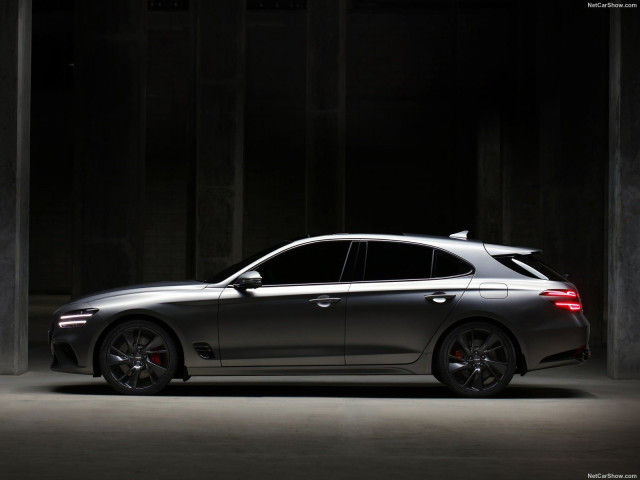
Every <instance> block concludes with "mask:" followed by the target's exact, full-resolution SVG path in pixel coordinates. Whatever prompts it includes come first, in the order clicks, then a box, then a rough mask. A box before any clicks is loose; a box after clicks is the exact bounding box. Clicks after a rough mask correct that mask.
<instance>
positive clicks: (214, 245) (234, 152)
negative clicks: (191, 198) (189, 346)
mask: <svg viewBox="0 0 640 480" xmlns="http://www.w3.org/2000/svg"><path fill="white" fill-rule="evenodd" d="M244 3H245V2H239V1H236V0H216V1H215V2H198V4H197V5H198V6H197V8H198V12H197V13H198V14H197V22H198V24H197V40H196V41H197V60H196V64H197V66H198V67H197V72H196V76H197V83H196V92H197V93H196V137H197V144H196V179H195V189H196V192H195V194H196V216H195V224H196V225H195V230H196V231H195V236H196V242H195V243H196V252H195V256H196V277H197V278H201V279H205V278H206V277H207V275H210V274H211V273H214V272H216V271H218V270H220V269H221V268H223V267H225V266H228V265H229V264H230V263H233V262H234V261H237V260H239V259H240V257H241V256H242V243H243V242H242V219H243V212H242V208H243V207H242V198H243V165H244V153H243V140H244V70H245V5H244Z"/></svg>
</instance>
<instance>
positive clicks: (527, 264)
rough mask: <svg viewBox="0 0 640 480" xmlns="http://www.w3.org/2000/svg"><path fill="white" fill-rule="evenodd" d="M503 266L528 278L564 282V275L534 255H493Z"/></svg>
mask: <svg viewBox="0 0 640 480" xmlns="http://www.w3.org/2000/svg"><path fill="white" fill-rule="evenodd" d="M493 258H495V259H496V260H498V261H499V262H500V263H501V264H503V265H504V266H505V267H508V268H510V269H511V270H513V271H514V272H518V273H519V274H521V275H524V276H525V277H529V278H538V279H540V280H554V281H559V282H564V281H566V280H567V279H566V278H565V277H564V275H561V274H560V273H558V272H556V271H555V270H554V269H553V268H551V267H550V266H548V265H547V264H545V263H544V262H543V261H542V260H540V259H539V258H538V257H537V256H536V255H499V256H496V257H493Z"/></svg>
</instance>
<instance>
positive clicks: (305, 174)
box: [32, 1, 609, 343]
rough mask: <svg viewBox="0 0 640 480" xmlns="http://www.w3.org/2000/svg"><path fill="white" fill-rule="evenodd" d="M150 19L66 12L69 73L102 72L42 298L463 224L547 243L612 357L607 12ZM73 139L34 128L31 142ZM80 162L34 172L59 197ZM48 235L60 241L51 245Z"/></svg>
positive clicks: (78, 84)
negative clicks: (319, 234) (372, 234)
mask: <svg viewBox="0 0 640 480" xmlns="http://www.w3.org/2000/svg"><path fill="white" fill-rule="evenodd" d="M338 3H339V2H338ZM61 5H64V3H62V4H61ZM69 5H72V4H71V3H69ZM107 5H108V6H109V8H107V7H106V6H107ZM149 5H150V4H148V3H147V2H123V3H121V4H119V3H113V2H90V3H89V2H87V3H84V2H83V3H78V5H77V6H76V7H75V10H73V13H74V15H75V16H76V21H75V23H74V27H73V29H74V31H75V47H74V48H75V51H76V52H75V55H74V58H75V60H76V63H79V64H82V63H85V64H86V62H87V61H91V62H93V63H91V65H93V66H92V67H91V68H90V69H88V70H87V69H86V67H83V66H82V65H77V66H76V67H75V68H74V71H75V73H74V84H73V85H74V87H73V96H74V98H76V108H78V109H79V110H78V111H79V114H80V116H79V117H78V118H80V119H82V123H81V124H78V123H76V128H77V129H79V130H77V132H79V133H80V135H78V136H76V138H77V142H78V143H76V146H75V150H74V152H73V155H74V156H75V160H74V161H75V165H76V166H75V167H72V168H71V170H73V172H75V175H76V180H79V179H80V178H82V179H85V182H84V183H83V185H84V186H83V187H82V188H84V190H83V191H82V194H81V195H80V196H79V195H78V194H77V193H76V194H74V195H75V197H74V199H75V200H73V201H71V202H70V203H71V204H72V205H74V206H75V207H74V208H75V209H76V212H75V216H74V217H73V218H75V219H76V221H75V223H73V224H75V225H76V232H77V234H78V235H75V236H74V238H75V241H76V242H78V243H77V244H74V246H73V248H69V247H68V244H69V242H68V237H67V236H64V232H65V231H66V232H68V230H66V229H63V228H61V227H60V225H68V223H69V221H70V220H69V212H68V209H67V210H65V207H64V206H65V205H69V199H68V198H66V199H62V198H61V199H59V200H57V201H56V202H49V201H48V195H47V194H45V193H42V194H40V193H35V194H34V197H33V200H34V201H33V204H34V212H38V215H37V216H36V217H34V218H35V222H34V223H33V224H32V231H33V232H37V236H38V238H37V239H36V240H35V242H34V248H33V249H32V257H33V258H36V259H38V261H37V262H36V263H35V264H34V268H35V270H32V277H33V278H34V280H33V282H32V286H33V288H34V289H35V290H43V291H45V290H46V289H47V287H48V286H50V287H51V289H52V290H57V291H62V290H65V289H67V290H69V289H71V287H72V283H73V287H74V289H75V291H76V293H77V292H80V291H88V290H94V289H99V288H104V287H107V286H114V285H115V284H117V283H121V284H126V283H132V282H135V281H140V280H145V281H152V280H161V279H178V278H185V277H193V276H199V277H203V276H206V273H207V272H208V271H211V270H214V269H216V268H218V267H220V266H223V265H226V264H228V263H230V262H232V261H234V260H236V259H237V258H239V257H240V256H242V255H248V254H251V253H253V252H255V251H257V250H259V249H262V248H265V247H267V246H269V245H271V244H273V243H276V242H279V241H282V240H286V239H290V238H293V237H298V236H302V235H305V234H306V233H307V232H308V231H309V230H312V231H316V230H318V229H319V230H320V231H323V230H327V229H329V230H343V229H344V230H346V231H390V232H403V231H404V232H421V233H436V234H449V233H451V232H453V231H457V230H461V229H465V228H468V229H470V230H471V236H472V237H480V238H483V239H485V240H487V241H491V242H506V243H512V244H524V245H533V246H538V247H542V248H543V249H544V250H545V254H546V256H547V258H548V260H549V261H550V263H551V264H553V265H554V266H557V268H558V269H560V270H562V271H563V272H568V273H569V274H570V275H571V278H572V279H573V280H574V281H575V282H576V284H577V285H578V287H579V288H580V290H581V292H582V294H583V297H584V304H585V311H586V313H587V316H588V317H589V318H590V320H591V322H592V326H593V331H592V339H593V342H594V343H602V342H603V341H604V325H605V324H604V321H603V319H604V317H605V314H604V312H605V308H604V292H605V290H606V286H605V280H604V279H605V269H604V266H605V262H606V259H605V255H604V252H605V250H606V249H605V241H606V231H605V229H604V225H605V221H606V211H605V205H606V200H605V195H606V178H607V126H608V117H607V88H608V78H607V75H606V71H607V68H608V67H607V66H608V52H607V45H608V40H607V39H608V31H609V27H608V17H607V15H603V14H602V13H600V14H597V13H594V11H593V10H589V9H586V8H584V5H582V4H581V6H580V7H579V8H578V7H576V6H575V5H566V4H564V3H563V4H559V5H556V4H553V5H551V4H547V3H545V4H544V5H540V6H537V7H536V6H532V5H530V4H524V3H521V2H515V1H514V2H492V3H477V2H457V3H455V4H454V3H451V4H448V3H437V2H435V3H433V2H400V3H394V2H364V1H353V2H350V3H348V8H346V10H345V9H344V5H343V6H342V8H341V9H338V10H335V11H334V10H331V11H329V12H328V13H327V12H324V10H322V8H330V7H329V4H328V3H326V4H323V6H322V8H320V4H318V3H314V2H311V1H309V3H308V5H307V2H303V1H299V2H284V3H282V2H275V1H273V2H270V1H260V2H258V1H248V2H247V4H246V9H244V8H241V7H242V4H241V3H238V2H231V1H228V2H188V3H187V2H178V3H177V7H176V8H175V9H172V8H171V7H167V8H165V9H162V10H156V9H153V8H151V7H149ZM336 5H337V3H336V4H335V5H334V6H336ZM454 5H457V7H456V8H453V6H454ZM69 8H71V7H69ZM45 13H46V12H36V18H38V16H39V15H44V14H45ZM49 15H51V12H49ZM80 18H82V19H84V20H83V23H82V24H81V23H79V20H78V19H80ZM327 22H328V23H329V24H327ZM47 34H48V35H51V31H50V28H49V30H48V33H47ZM35 35H36V36H35V38H36V41H37V40H38V39H39V38H40V37H39V35H44V33H39V32H36V34H35ZM60 35H65V33H64V32H63V31H62V30H61V31H60ZM329 44H330V46H331V48H327V49H323V48H324V47H325V46H327V45H329ZM60 58H61V59H63V58H66V57H65V56H64V55H61V56H60ZM34 68H35V67H34ZM114 71H117V72H118V75H117V76H116V77H114V74H113V72H114ZM603 72H604V73H603ZM42 75H45V73H42ZM46 105H47V104H46V102H44V101H43V102H42V103H39V106H38V109H39V110H38V111H39V112H43V113H44V112H45V110H46ZM34 108H35V107H34ZM65 115H66V114H65ZM63 118H67V117H63ZM116 118H117V119H119V120H120V121H118V122H114V121H112V120H113V119H116ZM65 122H67V123H66V124H67V125H68V120H65ZM76 122H77V120H76ZM61 125H65V123H64V122H61ZM63 130H64V128H63V127H60V126H58V127H55V128H53V129H52V130H45V129H38V130H37V132H38V135H39V141H38V142H39V143H38V144H39V145H53V146H55V145H56V142H58V143H59V140H56V139H59V138H61V137H60V136H61V135H64V131H63ZM332 142H333V143H332ZM329 145H333V146H334V147H335V148H333V147H332V148H328V146H329ZM324 147H327V148H326V149H323V148H324ZM47 152H49V154H47ZM341 152H342V153H341ZM68 155H69V153H68V152H65V151H64V149H63V148H61V147H56V148H53V149H50V150H47V149H46V148H39V154H38V157H37V160H34V161H35V163H34V168H35V171H36V172H40V173H38V174H37V175H40V178H44V176H43V175H44V174H43V173H42V172H47V175H46V176H47V177H50V178H52V179H56V181H58V182H62V181H65V177H67V176H68V175H67V173H63V172H68V171H69V168H70V167H68V163H65V162H68V160H67V158H68ZM342 155H343V158H342V157H341V156H342ZM56 163H59V164H60V166H61V167H60V169H59V170H58V173H56V169H54V168H50V166H51V165H53V164H56ZM341 171H342V172H344V173H343V174H341V173H340V172H341ZM78 175H80V177H78ZM310 179H311V181H310ZM43 183H44V182H43ZM96 189H97V190H96ZM44 191H46V189H45V190H43V192H44ZM96 192H98V193H99V195H96ZM318 199H320V200H323V199H325V200H326V202H324V203H323V202H320V203H318ZM342 199H344V200H342ZM65 202H66V203H65ZM325 204H326V205H338V206H342V207H341V208H342V211H340V209H338V210H335V209H333V210H331V213H329V214H327V213H326V212H325V210H324V205H325ZM314 205H316V206H314ZM310 206H311V208H310ZM82 212H84V213H82ZM87 212H92V213H87ZM336 212H337V213H336ZM323 213H324V214H325V216H327V217H330V220H331V222H330V224H328V225H323V224H321V223H318V220H317V218H322V214H323ZM313 215H315V217H312V216H313ZM318 215H319V216H318ZM340 215H344V218H342V219H340V218H338V217H340ZM78 218H80V219H81V220H80V221H77V219H78ZM314 218H316V220H314ZM52 219H57V220H58V221H57V222H54V221H52ZM50 224H52V228H54V229H56V230H55V231H56V232H58V233H60V234H61V235H62V236H61V237H60V238H64V239H67V240H65V241H64V242H58V243H55V244H50V243H49V244H48V243H47V242H46V241H44V240H43V238H45V236H46V231H47V229H48V228H49V227H48V225H50ZM341 227H344V228H341ZM67 235H68V234H67ZM52 245H53V246H52ZM116 257H117V258H116ZM47 258H50V259H51V261H46V259H47ZM74 259H75V260H74ZM70 265H75V268H76V274H75V275H74V276H73V277H72V275H71V274H70V273H69V271H70V270H71V266H70ZM53 279H57V280H55V281H54V280H53ZM54 287H55V288H54Z"/></svg>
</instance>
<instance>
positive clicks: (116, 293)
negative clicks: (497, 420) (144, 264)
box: [49, 232, 590, 397]
mask: <svg viewBox="0 0 640 480" xmlns="http://www.w3.org/2000/svg"><path fill="white" fill-rule="evenodd" d="M540 253H541V252H540V251H539V250H536V249H531V248H522V247H510V246H504V245H492V244H486V243H483V242H480V241H472V240H467V239H466V232H461V233H459V234H454V235H452V236H451V237H436V236H422V235H378V234H376V235H374V234H361V235H360V234H336V235H325V236H320V237H311V238H304V239H301V240H297V241H294V242H291V243H288V244H286V245H281V246H278V247H275V248H272V249H270V250H268V251H266V252H261V253H259V254H257V255H254V256H252V257H249V258H247V259H245V260H243V261H242V262H239V263H237V264H235V265H232V266H231V267H229V268H227V269H225V270H223V271H221V272H219V273H218V274H216V275H215V276H213V277H211V278H209V279H207V280H206V281H190V282H179V283H156V284H149V285H140V286H133V287H127V288H122V289H118V290H112V291H108V292H101V293H96V294H93V295H89V296H86V297H84V298H79V299H77V300H74V301H72V302H71V303H68V304H66V305H64V306H62V307H61V308H59V309H58V310H57V311H56V312H55V313H54V315H53V319H52V324H51V330H50V332H49V344H50V347H51V351H52V354H53V363H52V365H51V368H52V369H53V370H55V371H61V372H69V373H84V374H89V375H94V376H100V375H102V376H104V378H105V380H106V381H107V382H108V383H109V384H110V385H111V386H112V387H113V388H114V389H115V390H117V391H118V392H120V393H124V394H154V393H157V392H159V391H160V390H162V389H163V388H164V387H165V386H166V385H167V384H168V383H169V382H170V381H171V380H172V379H173V378H182V379H185V380H186V379H188V378H189V377H190V376H197V375H296V374H298V375H300V374H304V375H312V374H323V375H327V374H331V375H333V374H351V375H354V374H420V375H428V374H431V375H434V376H435V377H436V378H437V379H438V380H439V381H441V382H442V383H444V384H445V385H447V386H448V387H449V388H450V389H451V390H452V391H453V392H455V393H456V394H459V395H464V396H470V397H485V396H491V395H495V394H497V393H498V392H500V391H501V390H502V389H504V388H505V387H506V386H507V385H508V384H509V382H510V381H511V379H512V377H513V375H514V374H515V373H520V374H521V375H524V374H525V373H526V372H528V371H531V370H538V369H543V368H549V367H556V366H561V365H570V364H576V363H580V362H584V361H585V360H587V359H588V358H589V356H590V350H589V346H588V340H589V323H588V321H587V319H586V318H585V316H584V314H583V311H582V303H581V299H580V296H579V294H578V290H577V289H576V287H575V285H573V284H572V283H570V282H569V281H567V279H566V278H565V277H564V276H562V275H560V274H558V273H557V272H556V271H554V270H553V269H551V268H550V267H548V266H547V265H546V264H544V263H543V262H542V261H541V260H540V258H539V255H540Z"/></svg>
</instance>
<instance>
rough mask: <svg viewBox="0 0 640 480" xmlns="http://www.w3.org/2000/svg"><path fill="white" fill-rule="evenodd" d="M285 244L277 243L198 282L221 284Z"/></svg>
mask: <svg viewBox="0 0 640 480" xmlns="http://www.w3.org/2000/svg"><path fill="white" fill-rule="evenodd" d="M287 243H289V242H286V243H279V244H278V245H274V246H273V247H269V248H267V249H265V250H261V251H260V252H258V253H254V254H253V255H251V256H250V257H247V258H245V259H244V260H241V261H239V262H238V263H234V264H233V265H230V266H228V267H227V268H225V269H223V270H220V271H219V272H217V273H215V274H213V275H211V276H209V277H207V279H206V280H199V281H202V282H204V283H218V282H221V281H223V280H224V279H226V278H227V277H230V276H231V275H233V274H234V273H236V272H237V271H238V270H241V269H243V268H244V267H246V266H247V265H249V264H250V263H253V262H255V261H256V260H258V259H259V258H260V257H264V256H265V255H266V254H268V253H269V252H273V251H274V250H277V249H279V248H280V247H284V246H285V245H286V244H287Z"/></svg>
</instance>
